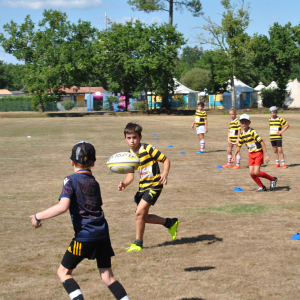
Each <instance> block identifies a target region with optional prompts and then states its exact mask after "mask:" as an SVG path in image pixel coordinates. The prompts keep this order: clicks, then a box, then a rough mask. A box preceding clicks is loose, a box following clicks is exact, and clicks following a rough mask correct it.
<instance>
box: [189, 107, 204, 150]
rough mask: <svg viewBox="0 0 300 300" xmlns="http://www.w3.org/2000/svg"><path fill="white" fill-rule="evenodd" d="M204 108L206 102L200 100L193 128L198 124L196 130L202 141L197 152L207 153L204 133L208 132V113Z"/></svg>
mask: <svg viewBox="0 0 300 300" xmlns="http://www.w3.org/2000/svg"><path fill="white" fill-rule="evenodd" d="M203 109H204V103H203V102H198V109H197V110H196V112H195V121H194V122H193V124H192V126H191V128H192V129H194V126H195V124H196V130H197V134H198V137H199V141H200V151H198V152H196V153H197V154H201V153H206V150H205V141H204V133H207V132H208V129H207V115H206V111H204V110H203Z"/></svg>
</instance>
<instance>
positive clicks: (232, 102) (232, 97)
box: [231, 76, 236, 108]
mask: <svg viewBox="0 0 300 300" xmlns="http://www.w3.org/2000/svg"><path fill="white" fill-rule="evenodd" d="M231 105H232V108H236V101H235V88H234V76H232V78H231Z"/></svg>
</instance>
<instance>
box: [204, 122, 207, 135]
mask: <svg viewBox="0 0 300 300" xmlns="http://www.w3.org/2000/svg"><path fill="white" fill-rule="evenodd" d="M204 125H205V133H208V128H207V119H205V120H204Z"/></svg>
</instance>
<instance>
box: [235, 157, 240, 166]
mask: <svg viewBox="0 0 300 300" xmlns="http://www.w3.org/2000/svg"><path fill="white" fill-rule="evenodd" d="M240 161H241V156H240V155H237V157H236V165H237V166H240Z"/></svg>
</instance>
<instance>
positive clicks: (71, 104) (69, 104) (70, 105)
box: [61, 100, 75, 110]
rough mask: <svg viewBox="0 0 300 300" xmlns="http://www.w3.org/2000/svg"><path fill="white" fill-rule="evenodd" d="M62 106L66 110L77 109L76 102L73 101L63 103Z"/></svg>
mask: <svg viewBox="0 0 300 300" xmlns="http://www.w3.org/2000/svg"><path fill="white" fill-rule="evenodd" d="M61 104H62V106H63V107H64V109H65V110H71V109H72V108H73V107H75V102H74V101H72V100H67V101H63V102H62V103H61Z"/></svg>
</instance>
